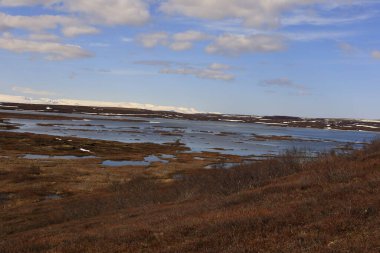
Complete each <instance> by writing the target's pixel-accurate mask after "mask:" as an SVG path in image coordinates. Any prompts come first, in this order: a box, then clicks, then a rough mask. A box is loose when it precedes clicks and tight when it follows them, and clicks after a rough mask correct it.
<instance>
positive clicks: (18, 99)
mask: <svg viewBox="0 0 380 253" xmlns="http://www.w3.org/2000/svg"><path fill="white" fill-rule="evenodd" d="M0 101H2V102H9V103H31V104H54V105H76V106H99V107H120V108H138V109H146V110H154V111H176V112H180V113H201V112H200V111H198V110H196V109H194V108H187V107H177V106H161V105H152V104H141V103H130V102H105V101H94V100H78V99H50V98H38V99H35V98H29V97H24V96H12V95H7V94H1V93H0Z"/></svg>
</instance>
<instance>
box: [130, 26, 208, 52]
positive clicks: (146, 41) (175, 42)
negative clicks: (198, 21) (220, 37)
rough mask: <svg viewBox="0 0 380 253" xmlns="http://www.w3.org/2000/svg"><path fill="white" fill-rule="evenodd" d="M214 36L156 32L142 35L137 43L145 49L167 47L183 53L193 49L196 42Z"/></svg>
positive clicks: (191, 32) (192, 32)
mask: <svg viewBox="0 0 380 253" xmlns="http://www.w3.org/2000/svg"><path fill="white" fill-rule="evenodd" d="M211 38H212V36H210V35H207V34H205V33H203V32H199V31H193V30H189V31H185V32H180V33H175V34H169V33H167V32H155V33H146V34H140V35H139V36H138V37H137V42H139V43H140V44H142V45H143V46H144V47H147V48H152V47H156V46H159V45H160V46H167V47H168V48H170V49H172V50H174V51H183V50H188V49H191V48H192V47H193V45H194V43H195V42H198V41H203V40H209V39H211Z"/></svg>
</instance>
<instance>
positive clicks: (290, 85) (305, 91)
mask: <svg viewBox="0 0 380 253" xmlns="http://www.w3.org/2000/svg"><path fill="white" fill-rule="evenodd" d="M260 85H261V86H263V87H266V88H285V89H293V90H296V91H297V94H298V95H309V94H310V89H309V88H308V87H306V86H305V85H302V84H297V83H295V82H293V81H291V80H289V79H288V78H276V79H269V80H264V81H261V82H260Z"/></svg>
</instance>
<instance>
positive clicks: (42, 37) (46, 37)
mask: <svg viewBox="0 0 380 253" xmlns="http://www.w3.org/2000/svg"><path fill="white" fill-rule="evenodd" d="M28 38H29V39H30V40H36V41H59V37H58V36H56V35H54V34H48V33H32V34H30V35H29V37H28Z"/></svg>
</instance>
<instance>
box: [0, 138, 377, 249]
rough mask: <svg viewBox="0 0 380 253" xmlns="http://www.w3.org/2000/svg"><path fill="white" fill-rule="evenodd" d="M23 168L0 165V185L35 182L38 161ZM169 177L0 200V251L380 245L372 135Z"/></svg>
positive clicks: (370, 246) (375, 246)
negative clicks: (313, 153) (353, 142)
mask: <svg viewBox="0 0 380 253" xmlns="http://www.w3.org/2000/svg"><path fill="white" fill-rule="evenodd" d="M9 166H11V165H9ZM84 166H85V165H84ZM11 170H12V168H10V171H11ZM23 171H24V173H26V174H25V175H26V176H28V177H27V179H25V178H24V179H23V178H22V177H21V179H20V176H19V177H17V178H18V180H19V181H17V180H16V179H15V178H14V175H13V177H12V176H11V173H1V171H0V178H1V185H4V184H19V183H20V181H21V182H22V181H23V180H36V182H38V180H40V179H39V173H40V172H39V168H38V167H34V168H33V167H27V168H24V170H23ZM70 173H74V172H73V171H70ZM78 173H79V172H78ZM174 177H175V178H176V180H175V181H171V182H166V183H163V182H161V181H159V180H157V179H154V178H153V177H149V176H142V175H138V176H136V177H134V179H132V180H130V181H129V180H125V181H124V182H123V180H121V181H120V180H118V181H112V182H110V183H109V184H105V185H104V187H100V188H97V189H95V190H94V191H92V192H88V193H81V194H73V195H72V196H68V197H65V198H62V199H53V200H49V201H35V202H33V203H28V204H27V205H19V206H17V208H16V207H14V208H9V207H6V206H5V204H4V203H5V202H4V199H5V197H2V198H1V197H0V204H2V203H3V207H2V206H1V205H0V252H4V253H8V252H9V253H10V252H12V253H13V252H14V253H20V252H173V253H174V252H380V141H375V142H373V143H372V144H370V145H368V146H367V147H365V148H364V149H363V150H361V151H354V152H353V153H350V154H346V155H336V154H333V153H331V154H328V155H322V156H320V157H318V158H316V159H312V160H310V159H305V158H303V157H302V154H300V153H298V152H293V151H291V152H288V153H286V154H284V155H282V156H280V157H278V158H274V159H270V160H266V161H262V162H257V163H255V164H251V165H244V166H240V167H237V168H234V169H230V170H194V171H191V173H190V172H189V173H187V172H186V171H185V172H183V173H181V174H178V175H174ZM44 180H50V181H52V182H53V181H56V180H60V179H59V178H49V179H46V178H44ZM1 185H0V187H1ZM1 207H2V209H1Z"/></svg>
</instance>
